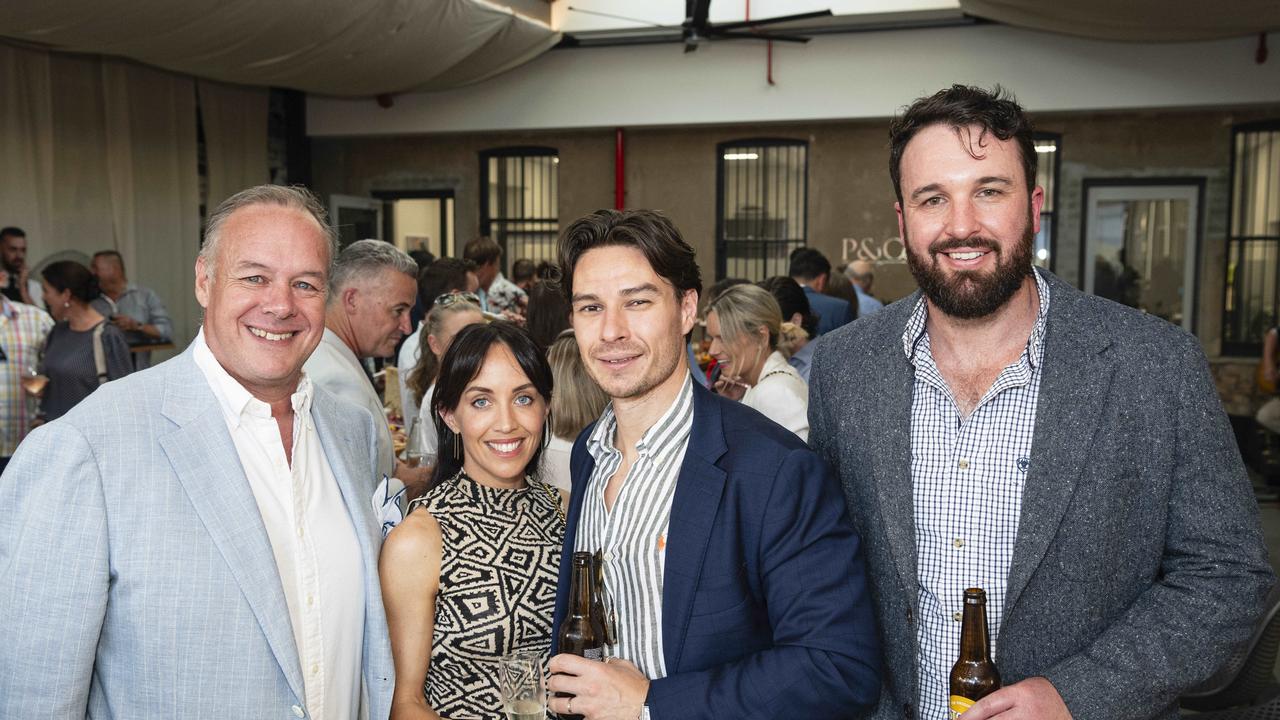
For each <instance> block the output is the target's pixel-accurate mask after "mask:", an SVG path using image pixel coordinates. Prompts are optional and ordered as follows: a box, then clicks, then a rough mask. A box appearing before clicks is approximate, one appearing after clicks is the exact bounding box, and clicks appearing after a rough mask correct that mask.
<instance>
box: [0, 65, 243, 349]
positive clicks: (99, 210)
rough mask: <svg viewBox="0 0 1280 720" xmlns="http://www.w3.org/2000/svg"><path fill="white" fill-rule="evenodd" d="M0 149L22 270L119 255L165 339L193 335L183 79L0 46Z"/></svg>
mask: <svg viewBox="0 0 1280 720" xmlns="http://www.w3.org/2000/svg"><path fill="white" fill-rule="evenodd" d="M262 113H263V115H264V116H265V107H264V108H263V109H262ZM265 122H266V121H265V117H264V118H263V119H262V122H261V124H262V125H263V127H264V129H263V137H262V140H261V142H262V144H263V145H265V143H266V139H265ZM0 152H3V157H4V158H5V161H4V167H5V172H3V173H0V225H17V226H19V227H22V228H23V229H24V230H26V231H27V240H28V246H29V249H28V263H29V264H30V265H32V266H34V265H36V264H38V263H39V262H40V260H41V259H42V258H45V257H48V256H49V255H51V254H53V253H55V252H59V251H62V250H79V251H81V252H83V253H85V254H92V253H93V252H95V251H97V250H103V249H115V250H119V251H120V253H121V254H122V255H123V256H124V259H125V265H126V268H127V269H128V272H129V277H130V279H131V280H133V281H134V282H137V283H139V284H142V285H145V286H147V287H150V288H152V289H154V290H155V291H156V292H157V293H159V294H160V297H161V298H162V299H163V300H164V302H165V304H166V305H167V306H168V308H169V311H170V314H171V315H172V317H173V323H174V334H175V338H174V340H175V342H177V343H178V344H179V346H182V345H184V344H185V342H186V341H187V340H189V339H190V338H191V337H194V335H195V331H196V329H197V326H198V323H199V317H200V313H199V310H200V308H199V305H198V304H197V303H196V301H195V298H194V295H193V293H192V280H193V266H194V264H195V255H196V252H197V250H198V249H199V238H200V228H199V223H200V215H199V214H200V208H199V204H200V196H199V185H198V182H199V179H198V170H197V167H196V154H197V149H196V88H195V81H194V80H193V79H191V78H189V77H184V76H180V75H175V74H173V73H169V72H165V71H162V70H156V69H153V68H148V67H143V66H140V65H137V64H135V63H132V62H127V61H120V60H111V59H103V58H99V57H95V56H76V55H63V54H59V53H50V52H47V51H44V50H39V49H30V48H20V47H14V46H10V45H4V44H0ZM264 154H265V151H264ZM263 166H264V170H263V174H264V175H265V161H264V162H263Z"/></svg>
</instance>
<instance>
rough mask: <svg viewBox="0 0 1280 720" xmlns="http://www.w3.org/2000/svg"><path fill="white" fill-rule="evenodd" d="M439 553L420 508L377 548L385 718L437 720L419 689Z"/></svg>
mask: <svg viewBox="0 0 1280 720" xmlns="http://www.w3.org/2000/svg"><path fill="white" fill-rule="evenodd" d="M440 553H441V539H440V524H439V523H438V522H436V519H435V518H434V517H432V515H431V513H429V512H427V511H426V510H421V511H419V512H414V513H410V514H409V517H407V518H405V519H404V522H402V523H400V524H399V525H398V526H396V528H395V529H394V530H392V531H391V534H390V535H388V536H387V539H386V542H384V543H383V544H382V555H381V556H380V557H379V558H378V574H379V575H381V577H382V603H383V605H384V606H386V610H387V627H388V629H389V631H390V633H391V657H392V660H394V662H395V668H396V687H395V691H394V692H393V693H392V696H391V720H440V716H439V715H437V714H436V712H435V711H434V710H432V709H431V708H430V707H428V706H427V698H426V696H425V695H424V691H423V686H424V684H425V682H426V679H427V668H428V667H429V666H430V663H431V636H432V633H433V632H434V631H435V619H436V594H437V593H438V592H439V591H440Z"/></svg>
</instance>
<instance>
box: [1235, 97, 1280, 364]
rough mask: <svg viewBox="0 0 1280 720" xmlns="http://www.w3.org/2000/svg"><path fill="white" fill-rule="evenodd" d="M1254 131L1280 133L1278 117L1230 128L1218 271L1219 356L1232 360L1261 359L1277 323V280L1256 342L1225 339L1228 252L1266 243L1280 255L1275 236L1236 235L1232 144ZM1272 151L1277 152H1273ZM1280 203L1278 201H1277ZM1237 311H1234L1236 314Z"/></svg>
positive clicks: (1279, 300) (1279, 240) (1279, 284)
mask: <svg viewBox="0 0 1280 720" xmlns="http://www.w3.org/2000/svg"><path fill="white" fill-rule="evenodd" d="M1254 132H1280V118H1272V119H1268V120H1257V121H1254V122H1247V123H1238V124H1235V125H1232V126H1231V142H1230V144H1229V146H1228V147H1229V149H1228V152H1229V153H1230V158H1229V160H1230V163H1229V168H1230V169H1229V171H1228V174H1227V237H1226V247H1225V248H1224V249H1225V253H1224V255H1223V257H1224V263H1223V268H1222V330H1221V338H1222V354H1223V355H1225V356H1234V357H1261V356H1262V340H1263V337H1264V336H1265V335H1266V331H1267V329H1268V328H1269V327H1274V326H1275V325H1276V324H1277V323H1280V281H1278V282H1276V283H1275V289H1274V291H1273V293H1272V297H1271V307H1270V310H1271V323H1270V324H1269V325H1268V327H1265V328H1263V329H1262V334H1261V335H1260V336H1259V337H1258V339H1257V341H1256V342H1251V341H1248V340H1228V339H1227V331H1228V329H1229V328H1231V327H1233V326H1234V323H1233V320H1234V318H1232V316H1231V315H1232V312H1233V311H1231V310H1229V307H1228V296H1229V294H1230V293H1231V292H1232V290H1233V287H1232V282H1231V257H1232V251H1233V250H1234V249H1235V248H1236V247H1237V246H1238V245H1239V244H1241V243H1243V242H1267V243H1273V244H1274V245H1275V254H1276V255H1277V256H1280V234H1277V235H1239V234H1237V228H1236V220H1237V217H1236V207H1235V204H1236V170H1237V167H1236V142H1237V138H1238V137H1239V136H1240V135H1241V134H1243V133H1254ZM1272 152H1280V151H1278V150H1276V149H1273V150H1272ZM1278 201H1280V200H1278ZM1238 311H1239V309H1238V308H1237V310H1236V311H1235V312H1238Z"/></svg>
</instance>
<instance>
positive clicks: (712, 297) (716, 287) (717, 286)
mask: <svg viewBox="0 0 1280 720" xmlns="http://www.w3.org/2000/svg"><path fill="white" fill-rule="evenodd" d="M749 282H751V281H750V280H748V279H746V278H739V277H729V278H720V279H719V280H717V281H715V282H713V283H711V287H709V288H707V293H706V297H704V298H703V300H705V301H706V303H707V305H710V304H711V303H713V302H715V301H716V298H718V297H720V296H721V295H723V294H724V291H725V290H728V289H729V288H731V287H734V286H737V285H746V284H747V283H749Z"/></svg>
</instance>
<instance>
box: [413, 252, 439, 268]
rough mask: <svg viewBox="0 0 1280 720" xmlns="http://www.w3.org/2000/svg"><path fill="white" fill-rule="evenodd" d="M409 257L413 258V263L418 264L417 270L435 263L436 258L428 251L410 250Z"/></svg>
mask: <svg viewBox="0 0 1280 720" xmlns="http://www.w3.org/2000/svg"><path fill="white" fill-rule="evenodd" d="M409 257H411V258H413V261H414V262H416V263H418V267H419V268H425V267H426V266H428V265H430V264H431V263H433V262H435V261H436V256H435V255H433V254H432V253H431V251H430V250H422V249H418V250H410V251H409Z"/></svg>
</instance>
